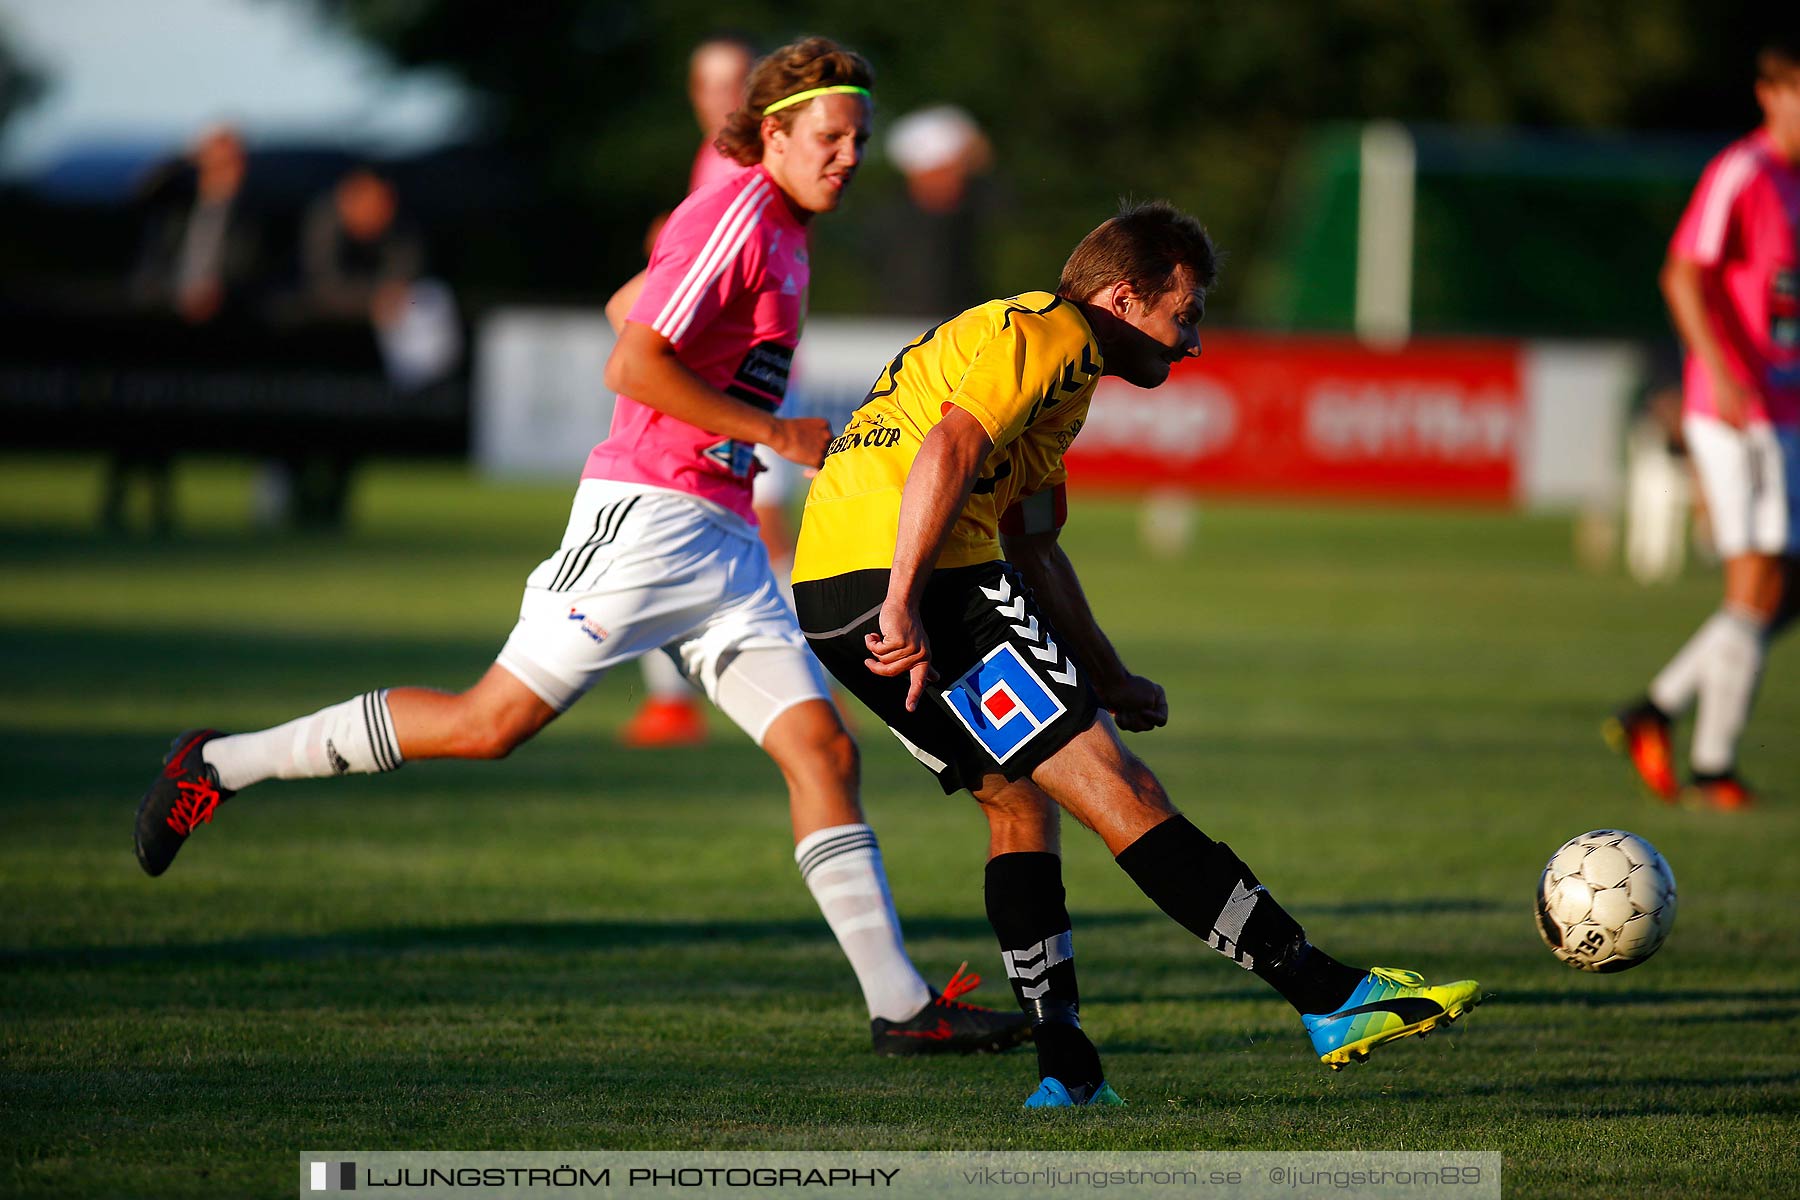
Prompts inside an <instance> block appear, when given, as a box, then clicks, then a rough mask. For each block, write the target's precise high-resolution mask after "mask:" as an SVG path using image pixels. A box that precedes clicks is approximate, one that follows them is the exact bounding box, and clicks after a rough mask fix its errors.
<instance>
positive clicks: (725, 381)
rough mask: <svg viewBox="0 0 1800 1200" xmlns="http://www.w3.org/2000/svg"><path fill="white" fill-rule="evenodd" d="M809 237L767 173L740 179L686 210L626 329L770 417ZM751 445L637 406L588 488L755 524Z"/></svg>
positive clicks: (590, 471) (586, 472) (619, 416)
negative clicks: (659, 492) (651, 489)
mask: <svg viewBox="0 0 1800 1200" xmlns="http://www.w3.org/2000/svg"><path fill="white" fill-rule="evenodd" d="M808 271H809V268H808V265H807V257H806V226H805V225H803V224H801V223H800V220H799V219H798V218H797V217H796V216H795V215H794V212H793V210H792V208H790V207H789V204H788V201H787V198H786V197H785V196H784V195H783V194H782V192H781V189H780V188H778V187H777V186H776V185H775V181H774V180H773V179H771V178H770V177H769V174H768V172H766V171H764V170H763V169H762V168H761V167H760V166H758V167H749V168H744V169H742V170H740V171H738V172H737V173H735V174H733V175H731V176H729V177H727V178H726V179H724V180H722V181H721V182H719V183H715V184H713V185H711V186H709V187H706V188H702V189H701V190H700V191H698V192H695V193H694V194H693V195H691V196H689V197H688V198H687V199H686V200H685V201H683V202H682V204H681V207H679V208H677V209H676V210H675V211H674V213H672V214H671V215H670V217H669V220H668V223H667V224H665V225H664V226H663V229H662V233H661V234H660V235H658V237H657V239H656V247H655V249H654V250H652V251H651V254H650V268H649V271H648V272H647V274H646V276H645V280H644V290H643V291H642V293H640V294H639V296H638V299H637V303H636V304H635V305H634V306H633V307H632V310H631V314H630V316H628V317H627V318H626V320H628V321H636V322H638V323H639V324H642V325H648V326H650V328H652V329H654V330H655V331H656V332H657V333H660V334H661V335H662V336H663V337H665V338H667V339H668V340H669V342H670V344H671V345H673V346H674V347H675V351H676V353H677V355H678V356H679V357H680V359H681V362H682V364H683V365H684V366H686V367H687V368H688V369H689V370H690V371H692V372H694V374H696V375H698V376H699V377H700V378H701V379H703V380H705V381H706V382H707V383H709V384H711V385H712V386H713V387H715V388H718V389H719V390H720V391H722V392H725V393H727V394H728V395H731V396H734V397H736V398H737V399H739V400H742V401H744V402H745V403H747V404H753V405H755V406H756V407H758V408H761V409H765V410H767V411H770V412H773V411H775V410H776V409H777V408H778V407H780V405H781V401H782V399H783V398H784V397H785V396H786V394H787V382H788V370H789V368H790V366H791V365H792V362H793V357H794V347H795V346H796V345H797V344H798V343H799V341H800V326H801V323H802V321H803V320H804V318H805V315H806V285H807V280H808ZM755 463H756V455H755V446H754V445H753V444H751V443H749V442H738V441H733V440H731V439H730V438H724V437H720V436H719V435H718V434H716V433H708V432H707V431H706V430H704V429H700V428H698V427H696V426H693V425H689V424H688V423H686V422H685V421H678V420H676V419H675V418H674V417H671V416H667V415H666V414H664V413H660V412H658V411H656V410H655V409H653V408H651V407H649V406H648V405H645V404H640V403H639V402H637V401H636V400H633V399H632V398H631V397H629V396H620V397H619V398H618V402H617V403H616V404H615V405H614V407H613V419H612V429H611V432H610V433H609V434H608V436H607V439H606V440H605V441H604V442H601V443H600V444H599V445H598V446H595V447H594V450H593V453H591V454H589V455H588V460H587V466H586V467H585V468H584V469H583V471H582V473H581V474H582V478H584V479H616V480H620V481H622V482H625V483H645V484H651V485H654V486H656V487H663V488H672V489H674V490H676V491H682V492H687V493H689V494H690V495H694V496H699V497H700V498H702V499H704V500H710V501H712V502H713V503H715V504H719V505H722V506H724V507H725V508H727V509H730V510H731V511H732V512H735V513H737V514H738V515H740V516H742V517H743V518H744V519H745V520H746V521H749V522H750V523H752V524H754V523H755V521H756V518H755V515H754V513H753V511H752V508H751V504H750V481H751V478H752V476H753V474H754V473H755Z"/></svg>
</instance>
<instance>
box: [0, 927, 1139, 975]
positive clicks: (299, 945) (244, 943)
mask: <svg viewBox="0 0 1800 1200" xmlns="http://www.w3.org/2000/svg"><path fill="white" fill-rule="evenodd" d="M1162 921H1163V917H1162V916H1161V915H1160V914H1154V913H1143V914H1137V913H1097V914H1092V915H1089V916H1085V917H1083V918H1082V921H1081V925H1082V927H1083V928H1084V929H1089V928H1092V929H1105V928H1109V927H1111V928H1117V927H1129V926H1140V925H1156V924H1161V923H1162ZM906 932H907V936H908V938H909V940H914V941H926V940H929V939H943V940H976V939H983V940H985V939H987V938H991V937H992V936H993V931H992V930H991V929H990V928H989V926H988V924H987V921H986V920H984V919H982V918H979V917H966V918H965V917H916V918H913V919H910V920H908V921H907V922H906ZM830 938H831V932H830V930H829V929H827V928H826V927H825V925H824V923H823V922H822V921H821V920H819V919H817V918H806V919H801V920H792V921H780V920H777V921H745V920H722V921H713V920H695V921H684V920H674V921H503V922H496V923H493V924H485V925H475V924H464V925H443V926H417V925H415V926H395V927H392V928H385V929H383V928H375V929H360V930H344V931H342V932H334V933H328V934H321V935H317V936H309V937H243V938H232V939H227V940H224V941H217V942H172V943H166V944H162V945H140V946H70V947H61V948H55V949H44V950H8V951H0V970H7V971H12V970H24V969H28V968H33V967H37V968H43V967H75V968H83V969H85V968H95V967H100V968H104V967H136V966H172V967H186V966H197V965H216V964H220V963H232V964H238V965H243V964H254V965H260V964H268V963H281V962H301V961H309V960H316V959H327V958H387V957H391V956H393V955H395V954H443V955H454V954H461V953H466V952H469V951H484V950H505V951H552V952H554V951H587V950H637V949H645V950H650V949H659V948H681V947H693V946H706V945H726V946H731V947H733V948H736V949H748V948H753V947H755V946H757V945H765V946H766V945H779V946H784V947H785V946H792V945H794V944H796V943H809V942H818V943H820V944H824V943H826V942H829V941H830Z"/></svg>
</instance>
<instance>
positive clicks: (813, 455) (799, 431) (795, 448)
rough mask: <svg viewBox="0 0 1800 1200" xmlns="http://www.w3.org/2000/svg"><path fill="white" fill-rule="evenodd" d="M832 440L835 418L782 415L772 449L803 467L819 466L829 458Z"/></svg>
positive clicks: (777, 424)
mask: <svg viewBox="0 0 1800 1200" xmlns="http://www.w3.org/2000/svg"><path fill="white" fill-rule="evenodd" d="M830 444H831V422H830V421H827V420H826V419H825V418H823V417H778V418H776V420H775V435H774V437H773V438H771V439H770V441H769V449H771V450H773V451H775V453H777V454H779V455H781V457H783V458H785V459H787V460H789V461H790V462H797V463H799V464H800V465H801V466H803V467H819V466H821V465H823V464H824V462H825V447H827V446H829V445H830Z"/></svg>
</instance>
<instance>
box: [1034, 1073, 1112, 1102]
mask: <svg viewBox="0 0 1800 1200" xmlns="http://www.w3.org/2000/svg"><path fill="white" fill-rule="evenodd" d="M1124 1104H1125V1101H1123V1100H1121V1099H1120V1098H1119V1093H1117V1092H1115V1091H1113V1090H1112V1084H1110V1083H1105V1082H1102V1083H1101V1084H1100V1086H1099V1087H1081V1086H1079V1085H1078V1086H1077V1087H1076V1088H1075V1090H1074V1091H1070V1090H1069V1089H1068V1088H1066V1087H1064V1086H1063V1083H1062V1080H1060V1079H1057V1078H1055V1077H1053V1076H1048V1075H1047V1076H1045V1077H1044V1078H1043V1079H1042V1080H1040V1081H1039V1082H1038V1089H1037V1091H1035V1092H1033V1093H1031V1095H1030V1096H1029V1097H1028V1098H1027V1099H1026V1101H1025V1107H1026V1108H1083V1107H1088V1106H1093V1107H1099V1108H1119V1107H1123V1106H1124Z"/></svg>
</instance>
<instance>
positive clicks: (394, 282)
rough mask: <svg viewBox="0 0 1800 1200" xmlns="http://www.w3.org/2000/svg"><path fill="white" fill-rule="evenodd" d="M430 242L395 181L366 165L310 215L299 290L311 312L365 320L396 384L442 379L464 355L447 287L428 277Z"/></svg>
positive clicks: (422, 383)
mask: <svg viewBox="0 0 1800 1200" xmlns="http://www.w3.org/2000/svg"><path fill="white" fill-rule="evenodd" d="M424 264H425V249H424V242H423V239H421V237H420V236H419V233H418V231H417V230H416V229H415V228H413V226H412V224H411V223H410V222H408V221H407V220H406V219H405V217H404V215H403V213H402V211H401V208H400V198H399V195H398V194H397V193H396V192H395V190H394V185H393V184H392V183H391V182H390V181H389V180H387V179H386V178H385V177H383V176H381V175H379V174H377V173H376V172H375V171H374V170H373V169H371V168H369V167H357V168H356V169H354V170H352V171H350V172H349V173H348V174H346V175H345V176H344V177H343V178H342V179H340V180H339V181H338V183H337V186H335V187H333V188H332V189H331V191H330V192H329V193H328V194H326V195H324V196H321V197H319V199H318V200H316V201H315V202H314V203H313V205H312V208H311V210H310V211H309V212H308V213H307V215H306V225H305V229H304V230H303V232H302V240H301V262H300V268H301V290H302V295H303V297H304V301H305V304H306V306H307V308H308V309H309V311H310V315H312V316H315V317H324V318H327V319H338V320H355V321H367V322H368V323H369V325H370V327H371V328H372V329H373V330H374V333H375V338H376V341H377V343H378V344H379V345H380V348H381V358H382V363H383V364H384V366H385V367H386V369H387V373H388V379H389V381H390V382H391V383H393V385H394V386H395V387H398V388H401V389H403V390H410V389H413V388H417V387H423V386H425V385H426V384H429V383H433V382H435V381H436V380H438V379H441V378H442V377H443V376H444V375H446V374H448V373H449V372H450V371H452V370H454V369H455V367H456V366H457V363H458V362H459V361H460V359H461V357H462V339H461V334H460V327H459V325H458V322H457V315H456V306H455V301H454V299H453V298H452V296H451V294H450V290H449V288H448V287H446V286H445V285H444V284H443V283H441V282H439V281H437V280H435V279H426V278H424V277H423V271H424Z"/></svg>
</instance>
